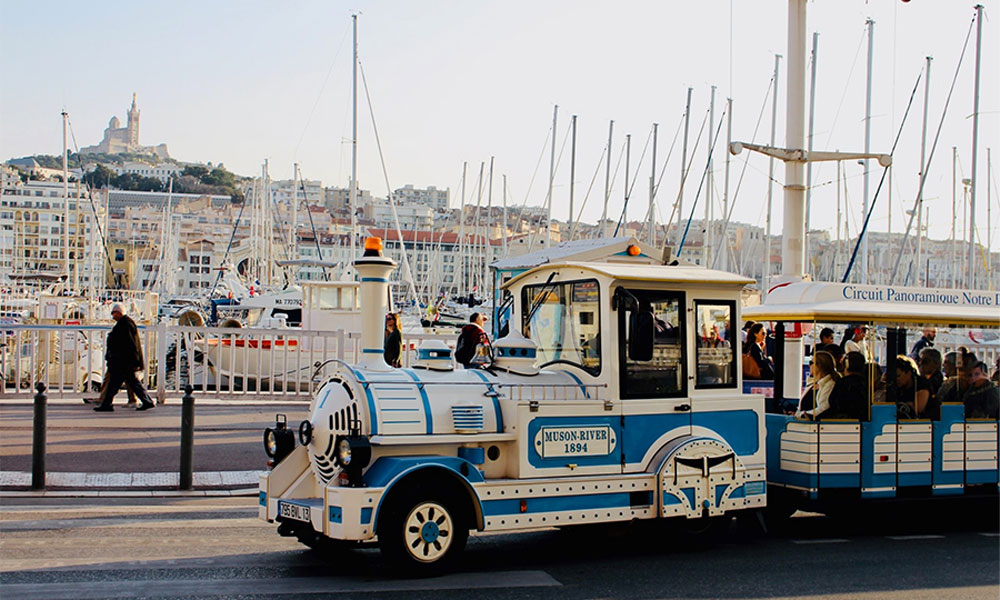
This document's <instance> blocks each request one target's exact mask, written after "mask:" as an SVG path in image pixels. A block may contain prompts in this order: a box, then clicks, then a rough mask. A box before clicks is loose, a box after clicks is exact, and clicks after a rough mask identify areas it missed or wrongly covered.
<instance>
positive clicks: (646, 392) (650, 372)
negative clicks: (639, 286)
mask: <svg viewBox="0 0 1000 600" xmlns="http://www.w3.org/2000/svg"><path fill="white" fill-rule="evenodd" d="M619 289H621V288H619ZM619 294H620V297H621V298H622V302H621V303H620V304H619V306H620V307H621V308H620V309H619V311H618V314H619V316H618V327H619V331H620V332H621V339H622V344H621V347H622V349H621V351H620V360H621V364H623V365H625V368H624V369H622V371H621V389H622V396H623V397H626V398H662V397H668V396H680V395H683V394H684V393H685V391H686V389H685V386H684V378H685V369H684V346H683V340H684V329H683V318H682V317H683V313H682V308H681V307H683V306H684V295H683V294H681V293H679V292H666V291H654V290H623V289H622V290H621V292H620V293H619ZM637 310H638V311H650V310H651V311H652V312H653V327H654V328H655V330H654V335H653V357H652V358H651V359H650V360H648V361H636V360H631V359H629V358H628V353H627V352H626V351H625V349H626V348H628V342H629V336H630V335H631V331H629V327H630V323H631V321H632V319H631V315H632V313H633V312H635V311H637Z"/></svg>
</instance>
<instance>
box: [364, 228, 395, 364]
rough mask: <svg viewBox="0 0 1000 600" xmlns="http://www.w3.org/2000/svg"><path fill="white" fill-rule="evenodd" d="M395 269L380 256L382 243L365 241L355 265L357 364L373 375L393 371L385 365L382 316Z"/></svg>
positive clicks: (383, 317) (392, 263)
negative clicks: (358, 303)
mask: <svg viewBox="0 0 1000 600" xmlns="http://www.w3.org/2000/svg"><path fill="white" fill-rule="evenodd" d="M395 268H396V263H395V262H394V261H393V260H392V259H391V258H386V257H384V256H382V239H381V238H376V237H370V238H367V239H366V240H365V252H364V254H362V256H361V258H359V259H357V260H355V261H354V269H355V270H356V271H357V273H358V277H359V278H360V279H361V298H360V299H361V359H360V360H359V361H358V364H359V365H360V366H361V367H363V368H365V369H370V370H372V371H388V370H390V369H392V367H390V366H389V365H387V364H386V362H385V358H384V357H383V354H385V347H384V346H385V342H384V337H383V334H384V332H385V315H386V313H387V312H388V310H389V309H388V294H389V274H390V273H392V271H393V269H395Z"/></svg>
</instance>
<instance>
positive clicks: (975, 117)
mask: <svg viewBox="0 0 1000 600" xmlns="http://www.w3.org/2000/svg"><path fill="white" fill-rule="evenodd" d="M982 51H983V5H982V4H977V5H976V80H975V81H976V83H975V88H974V92H973V98H972V176H971V179H972V185H971V186H970V188H969V272H968V274H967V279H966V287H968V288H969V289H973V288H974V287H975V286H976V277H975V275H974V274H973V273H975V269H974V264H975V261H976V187H977V186H976V168H977V167H978V165H979V72H980V65H981V64H982Z"/></svg>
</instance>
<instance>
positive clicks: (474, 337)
mask: <svg viewBox="0 0 1000 600" xmlns="http://www.w3.org/2000/svg"><path fill="white" fill-rule="evenodd" d="M486 321H487V317H486V315H484V314H482V313H477V312H476V313H472V316H470V317H469V323H468V325H464V326H463V327H462V331H461V333H459V334H458V344H457V345H456V346H455V360H456V361H457V362H458V364H460V365H462V366H463V367H465V368H466V369H475V368H478V367H479V366H480V365H482V364H487V363H492V362H493V346H492V345H491V344H490V336H489V335H487V334H486V330H485V329H484V328H483V326H484V325H486Z"/></svg>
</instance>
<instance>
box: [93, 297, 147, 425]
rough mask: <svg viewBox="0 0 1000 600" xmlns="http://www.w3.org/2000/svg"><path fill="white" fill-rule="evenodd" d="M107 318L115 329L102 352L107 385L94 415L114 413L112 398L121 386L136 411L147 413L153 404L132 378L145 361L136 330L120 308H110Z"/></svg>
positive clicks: (132, 322) (115, 306) (135, 378)
mask: <svg viewBox="0 0 1000 600" xmlns="http://www.w3.org/2000/svg"><path fill="white" fill-rule="evenodd" d="M111 318H113V319H114V320H115V326H114V327H112V328H111V332H110V333H108V341H107V348H106V350H105V352H104V360H105V361H106V362H107V370H108V381H107V387H106V388H104V393H103V395H102V396H101V403H100V404H99V405H97V406H95V407H94V410H96V411H98V412H111V411H113V410H114V408H113V407H112V405H111V403H112V401H114V398H115V394H117V393H118V390H119V389H120V388H121V387H122V384H123V383H124V384H125V385H126V386H127V387H128V388H129V389H131V390H132V392H133V393H134V394H135V395H136V397H137V398H139V400H140V401H141V402H142V404H140V405H139V407H138V408H137V409H136V410H148V409H150V408H153V406H154V404H153V401H152V400H150V398H149V394H147V393H146V389H145V388H143V387H142V383H141V382H140V381H139V379H138V378H137V377H136V376H135V374H136V373H137V372H138V371H141V370H142V369H143V365H144V364H145V362H146V361H145V360H144V359H143V356H142V343H141V342H140V341H139V329H138V327H136V325H135V321H133V320H132V319H131V318H129V317H127V316H125V313H124V311H122V307H121V305H120V304H115V305H114V306H112V307H111Z"/></svg>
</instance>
